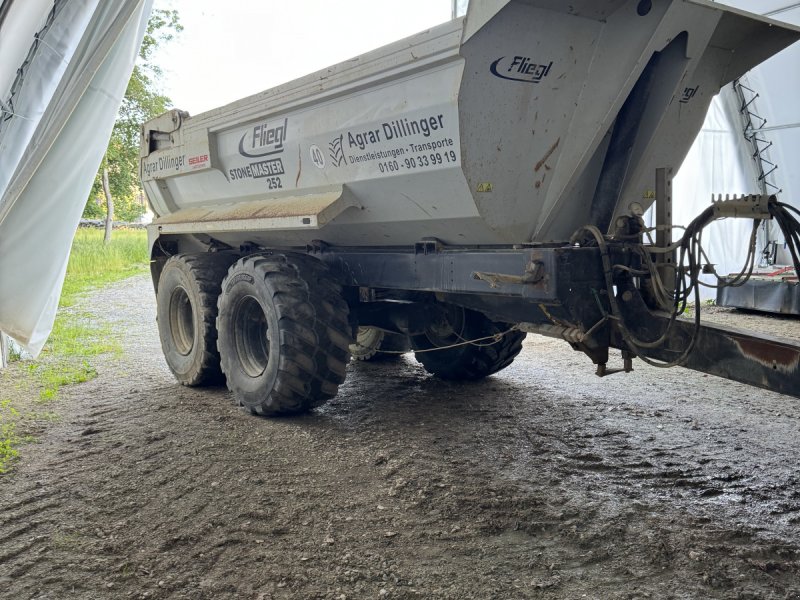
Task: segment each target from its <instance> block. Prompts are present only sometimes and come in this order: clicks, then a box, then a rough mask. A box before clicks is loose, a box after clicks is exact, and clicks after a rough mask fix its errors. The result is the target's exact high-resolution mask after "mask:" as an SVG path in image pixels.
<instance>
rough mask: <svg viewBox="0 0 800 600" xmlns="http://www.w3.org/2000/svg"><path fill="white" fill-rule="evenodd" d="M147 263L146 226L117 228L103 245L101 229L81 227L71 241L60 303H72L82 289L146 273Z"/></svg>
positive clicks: (61, 304) (65, 304) (63, 305)
mask: <svg viewBox="0 0 800 600" xmlns="http://www.w3.org/2000/svg"><path fill="white" fill-rule="evenodd" d="M148 264H149V257H148V255H147V234H146V232H145V231H144V230H143V229H116V230H114V233H113V235H112V237H111V243H110V244H108V245H105V244H103V230H102V229H91V228H87V229H79V230H78V232H77V233H76V234H75V239H74V240H73V242H72V252H71V253H70V255H69V264H68V265H67V277H66V279H65V280H64V288H63V289H62V291H61V300H60V302H59V306H61V307H67V306H72V305H73V304H75V300H76V298H77V296H78V295H79V294H81V293H83V292H86V291H88V290H92V289H95V288H98V287H102V286H103V285H106V284H109V283H112V282H114V281H119V280H120V279H125V278H127V277H130V276H132V275H137V274H139V273H144V272H146V271H147V268H148Z"/></svg>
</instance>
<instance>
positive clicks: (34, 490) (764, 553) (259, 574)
mask: <svg viewBox="0 0 800 600" xmlns="http://www.w3.org/2000/svg"><path fill="white" fill-rule="evenodd" d="M86 307H89V310H92V311H93V312H94V314H96V315H97V319H99V320H107V321H108V320H110V321H116V323H117V325H116V327H117V328H118V329H120V330H124V331H125V338H124V346H125V353H124V355H123V356H122V357H113V356H112V357H106V358H104V359H102V360H100V361H99V362H98V363H97V368H98V370H99V371H100V375H99V377H98V378H97V379H95V380H93V381H91V382H88V383H84V384H80V385H77V386H73V387H71V388H67V389H66V390H65V391H64V392H63V393H62V396H63V399H62V401H61V403H60V404H59V406H58V409H57V410H59V411H60V413H61V415H62V418H61V420H60V422H58V423H56V424H54V425H53V426H51V427H50V428H49V429H48V430H47V431H45V432H43V433H42V434H41V436H40V443H39V444H35V445H30V446H27V447H25V448H24V457H23V459H22V460H21V461H19V462H18V463H17V465H16V469H15V471H14V472H13V473H12V474H11V475H10V476H6V477H4V478H2V479H0V596H1V597H3V598H14V599H17V598H20V599H27V598H42V599H44V598H47V599H59V600H60V599H64V598H87V599H88V598H176V599H177V598H191V599H206V598H250V599H253V600H256V599H261V600H266V599H271V598H331V599H334V598H335V599H338V598H349V599H356V598H452V599H465V598H476V599H484V598H498V599H515V598H547V599H555V598H603V599H605V598H759V599H760V598H800V536H798V533H800V471H799V470H798V453H799V452H800V407H798V402H797V401H796V400H794V399H791V398H788V397H784V396H779V395H776V394H771V393H766V392H762V391H759V390H755V389H752V388H748V387H745V386H742V385H739V384H736V383H731V382H728V381H724V380H719V379H716V378H713V377H706V376H703V375H700V374H695V373H691V372H688V371H685V370H681V369H671V370H668V371H663V370H656V369H652V368H646V367H644V366H642V365H641V363H637V369H636V371H635V372H634V373H633V374H630V375H627V376H625V375H614V376H611V377H609V378H605V379H602V380H601V379H598V378H596V377H595V376H594V375H593V369H592V366H591V364H589V361H588V359H586V358H584V357H583V356H582V355H580V354H578V353H574V352H572V350H570V349H569V347H568V346H566V344H563V343H560V342H557V341H551V340H547V339H543V338H534V337H529V340H528V341H527V342H526V345H525V349H524V351H523V354H522V355H521V356H520V357H519V358H518V359H517V361H516V362H515V363H514V364H513V365H512V366H511V367H510V368H508V369H506V370H505V371H503V372H502V373H500V374H498V375H496V376H494V377H491V378H489V379H487V380H486V381H484V382H480V383H477V384H452V383H444V382H441V381H437V380H435V379H433V378H431V377H429V376H428V375H427V374H426V373H425V372H424V371H423V370H422V368H421V367H420V366H419V365H418V364H417V363H416V362H415V361H414V360H413V358H412V357H411V356H407V357H405V358H404V359H403V360H402V361H401V362H399V363H396V364H353V365H351V367H350V373H349V378H348V381H347V383H346V384H345V385H344V386H343V387H342V388H341V391H340V394H339V396H338V398H336V399H335V400H334V401H332V402H330V403H329V404H328V405H327V406H326V407H324V408H323V409H320V410H318V411H316V412H314V413H312V414H310V415H308V416H304V417H301V418H293V419H276V420H266V419H260V418H256V417H253V416H250V415H249V414H245V413H244V412H243V411H242V410H240V409H239V408H237V407H236V406H233V404H232V403H231V401H230V398H229V395H228V393H227V392H226V391H225V390H224V389H210V390H194V389H187V388H182V387H181V386H179V385H177V384H176V383H175V382H174V380H173V379H172V377H171V375H170V373H169V372H168V370H167V368H166V366H165V364H164V362H163V360H162V358H161V351H160V347H159V342H158V339H157V333H156V326H155V323H154V319H155V310H154V301H153V295H152V289H151V287H150V284H149V282H148V279H147V278H146V277H137V278H134V279H131V280H128V281H126V282H122V283H120V284H116V285H114V286H112V287H110V288H108V289H106V290H104V291H101V292H97V293H95V294H93V295H92V296H91V297H89V298H87V300H86V302H85V304H84V306H83V307H81V308H86ZM711 316H712V317H713V318H716V319H721V320H724V321H728V322H735V323H739V324H748V323H749V324H751V325H754V326H755V327H758V328H760V329H762V330H765V331H766V330H770V331H773V332H775V333H780V334H783V335H787V336H788V335H792V336H795V337H800V323H798V321H796V320H787V319H775V318H764V317H753V316H750V315H741V314H738V313H735V312H731V311H725V310H720V309H716V310H715V311H714V314H713V315H711Z"/></svg>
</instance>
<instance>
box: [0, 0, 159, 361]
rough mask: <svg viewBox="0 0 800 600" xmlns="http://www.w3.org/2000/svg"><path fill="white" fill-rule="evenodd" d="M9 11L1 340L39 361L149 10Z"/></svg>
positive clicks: (1, 73) (51, 5) (27, 4)
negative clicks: (7, 337)
mask: <svg viewBox="0 0 800 600" xmlns="http://www.w3.org/2000/svg"><path fill="white" fill-rule="evenodd" d="M9 2H11V4H5V3H9ZM3 4H5V6H3ZM9 6H10V10H6V11H5V13H4V14H3V17H4V18H3V20H2V23H0V39H2V40H4V43H5V41H6V40H8V39H11V38H7V37H6V34H7V32H14V36H15V39H16V40H17V43H16V45H0V50H2V51H3V54H2V56H0V59H2V60H0V86H2V87H0V100H1V101H2V103H3V104H2V106H0V111H2V117H1V118H0V157H2V160H0V331H3V332H5V333H7V334H9V335H10V336H11V337H12V338H14V339H15V340H16V341H18V342H19V343H20V344H21V345H22V346H23V348H25V349H26V350H27V351H28V352H30V353H31V354H33V355H34V356H36V355H37V354H38V353H39V352H40V351H41V349H42V347H43V346H44V343H45V341H46V340H47V337H48V335H49V334H50V331H51V329H52V325H53V321H54V319H55V313H56V309H57V307H58V298H59V296H60V293H61V287H62V284H63V281H64V275H65V273H66V267H67V259H68V257H69V250H70V246H71V244H72V238H73V236H74V233H75V230H76V228H77V226H78V221H79V219H80V215H81V213H82V211H83V207H84V204H85V202H86V198H87V197H88V195H89V191H90V189H91V185H92V181H93V179H94V175H95V173H96V171H97V167H98V165H99V164H100V161H101V159H102V156H103V153H104V151H105V148H106V145H107V144H108V138H109V136H110V134H111V129H112V127H113V124H114V119H115V117H116V113H117V110H118V108H119V104H120V101H121V99H122V96H123V94H124V93H125V87H126V84H127V81H128V78H129V76H130V73H131V70H132V68H133V64H134V62H135V60H136V56H137V54H138V49H139V44H140V43H141V40H142V37H143V36H144V31H145V27H146V25H147V20H148V17H149V14H150V9H151V7H152V0H102V1H100V0H56V1H55V2H52V1H50V2H46V3H43V2H39V1H30V0H25V1H24V2H19V1H17V2H12V0H5V2H3V3H0V10H2V9H7V8H8V7H9ZM43 9H44V11H43ZM35 11H38V14H36V13H35ZM42 11H43V12H42ZM26 28H27V29H26ZM9 35H10V34H9ZM25 39H27V43H26V48H25V51H24V52H20V49H19V46H20V44H22V43H23V41H24V40H25ZM6 52H8V53H9V54H8V55H9V57H10V58H11V60H7V59H6ZM20 56H22V61H23V62H19V57H20ZM15 57H16V59H17V61H16V62H11V61H12V60H14V58H15ZM17 73H20V75H19V76H18V75H17Z"/></svg>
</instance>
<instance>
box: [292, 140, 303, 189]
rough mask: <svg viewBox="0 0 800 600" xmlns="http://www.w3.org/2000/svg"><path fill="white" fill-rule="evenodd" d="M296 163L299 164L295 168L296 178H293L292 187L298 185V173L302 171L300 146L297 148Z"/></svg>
mask: <svg viewBox="0 0 800 600" xmlns="http://www.w3.org/2000/svg"><path fill="white" fill-rule="evenodd" d="M297 164H298V165H300V166H299V167H298V168H297V178H296V179H295V180H294V187H298V184H299V183H300V175H301V174H302V173H303V152H302V150H301V149H300V148H297Z"/></svg>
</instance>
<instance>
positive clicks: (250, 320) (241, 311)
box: [233, 296, 269, 377]
mask: <svg viewBox="0 0 800 600" xmlns="http://www.w3.org/2000/svg"><path fill="white" fill-rule="evenodd" d="M233 331H234V336H235V342H236V354H237V355H238V358H239V364H241V365H242V368H243V369H244V372H245V373H247V374H248V375H249V376H250V377H258V376H260V375H261V374H262V373H264V371H265V369H266V368H267V363H268V362H269V338H268V335H269V332H268V328H267V315H266V314H264V309H263V307H262V306H261V303H260V302H259V301H258V300H257V299H256V298H254V297H253V296H245V297H244V298H242V299H241V300H239V302H238V303H237V304H236V308H235V310H234V314H233Z"/></svg>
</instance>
